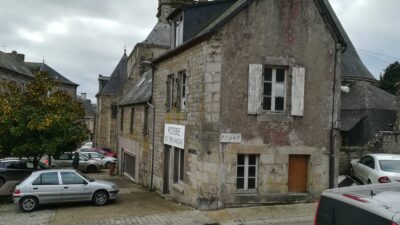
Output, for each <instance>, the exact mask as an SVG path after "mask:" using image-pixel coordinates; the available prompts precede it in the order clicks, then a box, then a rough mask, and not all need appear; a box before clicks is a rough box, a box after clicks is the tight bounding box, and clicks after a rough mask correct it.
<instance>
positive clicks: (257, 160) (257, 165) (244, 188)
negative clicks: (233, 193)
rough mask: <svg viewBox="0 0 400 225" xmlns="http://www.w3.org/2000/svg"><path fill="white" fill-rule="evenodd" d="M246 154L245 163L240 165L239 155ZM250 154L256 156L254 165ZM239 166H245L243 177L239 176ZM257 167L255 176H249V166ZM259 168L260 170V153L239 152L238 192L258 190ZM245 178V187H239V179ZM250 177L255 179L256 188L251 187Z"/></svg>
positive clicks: (237, 165)
mask: <svg viewBox="0 0 400 225" xmlns="http://www.w3.org/2000/svg"><path fill="white" fill-rule="evenodd" d="M240 156H244V164H243V165H239V157H240ZM249 156H254V157H255V159H256V161H255V164H254V165H250V164H249ZM239 167H243V168H244V172H243V177H239V169H238V168H239ZM250 167H255V176H254V177H253V176H252V177H249V168H250ZM258 170H259V155H258V154H237V164H236V190H237V192H239V193H240V192H251V193H254V192H257V190H258V173H259V172H258ZM239 178H242V179H243V188H239V187H238V179H239ZM249 178H254V179H255V184H254V188H251V189H250V188H249Z"/></svg>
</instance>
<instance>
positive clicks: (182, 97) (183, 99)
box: [176, 70, 187, 112]
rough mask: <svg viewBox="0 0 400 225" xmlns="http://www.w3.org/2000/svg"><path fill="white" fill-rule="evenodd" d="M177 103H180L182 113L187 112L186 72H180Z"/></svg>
mask: <svg viewBox="0 0 400 225" xmlns="http://www.w3.org/2000/svg"><path fill="white" fill-rule="evenodd" d="M176 86H177V93H178V95H177V102H178V103H179V109H178V111H180V112H186V103H187V74H186V71H185V70H184V71H181V72H178V79H177V85H176Z"/></svg>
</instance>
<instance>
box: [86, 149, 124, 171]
mask: <svg viewBox="0 0 400 225" xmlns="http://www.w3.org/2000/svg"><path fill="white" fill-rule="evenodd" d="M81 154H82V155H83V156H85V157H86V158H88V159H93V160H97V161H98V162H100V163H101V165H102V166H103V167H104V168H109V167H110V164H111V163H116V162H117V159H116V158H114V157H111V156H104V155H102V154H100V153H98V152H81Z"/></svg>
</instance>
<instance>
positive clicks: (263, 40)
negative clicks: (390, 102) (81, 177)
mask: <svg viewBox="0 0 400 225" xmlns="http://www.w3.org/2000/svg"><path fill="white" fill-rule="evenodd" d="M336 46H337V42H336V41H335V39H334V38H333V35H332V32H331V31H330V30H329V29H328V27H327V25H326V23H325V21H324V20H323V18H322V17H321V15H320V12H319V10H318V8H317V7H316V5H315V3H314V1H312V0H303V1H298V2H293V1H290V0H280V1H278V0H275V1H262V0H256V1H254V2H253V3H252V4H250V6H249V7H248V8H245V9H243V10H241V11H240V12H239V13H238V14H237V15H235V16H234V17H233V18H232V19H230V21H229V22H227V23H226V24H225V25H224V26H223V27H222V28H220V29H219V31H218V32H216V33H214V34H213V35H212V36H211V37H209V38H207V39H206V40H204V41H201V42H200V43H197V44H193V45H192V46H191V47H190V48H187V49H184V50H181V51H179V52H178V53H176V54H173V55H171V56H170V57H165V58H164V59H163V60H160V62H159V63H157V70H156V71H155V78H154V82H155V84H154V85H155V86H154V88H155V89H154V93H153V101H154V105H155V109H156V121H155V146H154V148H155V161H154V176H155V177H154V182H155V186H156V187H157V189H159V190H160V191H162V192H164V193H169V194H170V196H171V197H172V198H173V199H175V200H177V201H179V202H183V203H185V204H189V205H191V206H194V207H196V208H199V209H204V210H213V209H218V208H223V207H226V206H243V205H252V204H258V203H288V202H298V201H309V200H311V199H313V198H315V197H317V196H318V195H319V194H320V193H321V192H322V191H323V190H325V189H327V188H328V187H329V173H330V171H329V160H330V157H329V153H328V152H329V149H331V148H332V146H334V148H335V146H336V145H335V143H337V137H333V138H332V140H331V132H332V130H333V129H334V127H333V125H334V124H335V122H336V120H337V116H338V112H339V111H338V99H339V96H340V93H339V89H334V90H335V92H332V90H333V88H334V87H335V85H336V86H339V84H340V73H339V72H338V71H335V65H337V64H339V63H340V52H339V51H336ZM336 57H337V58H336ZM250 64H261V65H274V66H282V67H285V68H288V81H286V82H287V83H286V84H287V87H288V88H287V92H286V95H285V99H287V101H286V102H285V111H284V112H283V113H268V112H262V113H259V114H258V115H250V114H249V113H248V109H247V107H248V101H249V97H248V91H249V90H248V79H249V65H250ZM296 66H300V67H303V68H305V71H306V74H305V87H306V88H305V93H304V115H303V116H292V115H291V114H290V109H291V107H292V105H291V103H292V102H291V98H290V96H291V93H290V91H291V89H290V87H291V82H292V77H293V76H294V75H293V70H294V69H293V68H294V67H296ZM181 72H185V73H186V75H187V81H186V82H187V85H186V88H187V89H186V92H187V103H186V110H185V111H183V112H182V111H180V110H179V109H178V108H177V107H176V106H177V104H176V102H173V104H172V109H170V110H168V108H167V107H166V96H168V93H167V90H168V88H167V87H166V84H168V82H171V81H168V77H171V76H173V77H174V79H173V80H177V78H178V74H179V73H181ZM173 90H175V91H174V92H173V93H174V94H173V95H172V98H173V99H176V98H177V96H176V93H177V91H176V90H178V89H176V87H174V88H173ZM166 124H174V125H180V126H183V127H184V130H185V131H184V149H183V153H184V154H183V161H184V163H183V171H184V173H183V179H182V180H180V179H178V181H177V179H176V178H175V174H176V173H177V172H176V171H181V170H182V168H178V166H177V165H176V164H175V162H177V155H176V154H177V153H176V152H177V149H176V148H172V150H171V149H167V148H168V147H167V146H166V145H165V136H164V133H165V130H164V129H165V127H166ZM223 133H235V134H241V140H240V141H239V143H223V142H220V136H221V134H223ZM178 150H179V149H178ZM334 150H336V149H334ZM239 155H255V156H256V157H257V166H256V168H257V176H256V177H257V178H256V187H257V188H256V189H255V190H251V191H247V192H246V191H240V190H238V179H237V177H238V174H237V173H238V169H237V168H238V167H237V166H238V157H239ZM180 156H181V155H179V157H180ZM292 156H304V157H305V158H306V159H307V162H306V163H307V164H306V166H307V169H306V171H307V172H306V173H307V174H306V176H305V177H303V179H305V182H306V190H305V192H301V193H292V192H290V190H289V187H288V182H289V181H288V180H289V176H290V174H289V170H290V168H289V165H290V162H289V161H290V158H291V157H292ZM181 160H182V159H181ZM178 161H179V160H178ZM178 173H179V172H178ZM335 174H336V175H337V171H336V173H335Z"/></svg>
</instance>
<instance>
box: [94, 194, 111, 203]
mask: <svg viewBox="0 0 400 225" xmlns="http://www.w3.org/2000/svg"><path fill="white" fill-rule="evenodd" d="M107 202H108V193H107V192H106V191H97V192H96V193H94V195H93V203H94V204H95V205H97V206H102V205H105V204H107Z"/></svg>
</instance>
